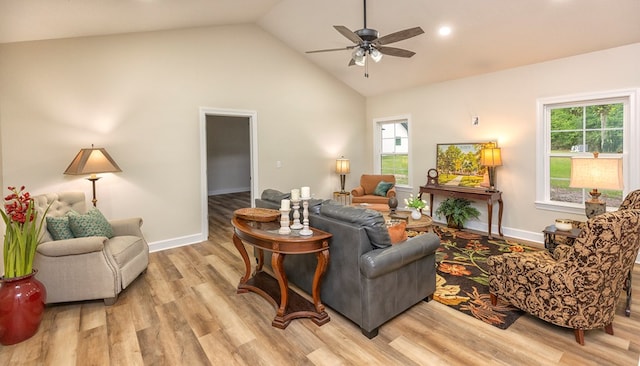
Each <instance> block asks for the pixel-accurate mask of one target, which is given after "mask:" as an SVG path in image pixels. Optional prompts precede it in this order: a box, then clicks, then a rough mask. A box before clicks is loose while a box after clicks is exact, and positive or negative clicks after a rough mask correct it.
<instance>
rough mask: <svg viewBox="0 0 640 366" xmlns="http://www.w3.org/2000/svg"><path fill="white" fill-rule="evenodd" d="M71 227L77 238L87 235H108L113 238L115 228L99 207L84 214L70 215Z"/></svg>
mask: <svg viewBox="0 0 640 366" xmlns="http://www.w3.org/2000/svg"><path fill="white" fill-rule="evenodd" d="M69 227H71V231H72V232H73V236H75V237H76V238H83V237H87V236H106V237H107V238H113V228H112V227H111V224H109V221H107V219H106V218H105V217H104V216H103V215H102V213H101V212H100V211H99V210H98V209H97V208H93V209H91V210H89V212H87V213H86V214H84V215H80V214H75V215H74V214H71V215H69Z"/></svg>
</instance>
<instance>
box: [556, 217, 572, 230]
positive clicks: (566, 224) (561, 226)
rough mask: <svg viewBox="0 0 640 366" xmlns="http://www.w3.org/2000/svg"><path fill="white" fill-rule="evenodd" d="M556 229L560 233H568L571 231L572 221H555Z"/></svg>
mask: <svg viewBox="0 0 640 366" xmlns="http://www.w3.org/2000/svg"><path fill="white" fill-rule="evenodd" d="M556 229H558V230H562V231H569V230H571V229H573V220H571V219H556Z"/></svg>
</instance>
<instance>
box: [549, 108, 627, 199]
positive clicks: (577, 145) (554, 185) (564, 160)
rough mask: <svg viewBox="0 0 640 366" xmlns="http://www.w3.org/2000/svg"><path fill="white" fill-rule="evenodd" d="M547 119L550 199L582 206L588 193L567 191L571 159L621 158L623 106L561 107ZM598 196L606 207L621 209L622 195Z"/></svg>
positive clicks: (552, 111) (555, 109)
mask: <svg viewBox="0 0 640 366" xmlns="http://www.w3.org/2000/svg"><path fill="white" fill-rule="evenodd" d="M548 118H549V123H550V129H549V131H550V136H548V138H549V142H550V145H549V146H550V151H549V182H548V184H549V192H550V199H551V201H559V202H570V203H578V204H581V203H583V202H584V201H585V200H587V199H589V198H590V197H589V195H588V192H589V191H590V189H581V188H571V187H569V178H570V177H571V157H572V156H579V155H582V156H583V155H585V154H588V153H593V152H598V153H600V154H603V155H607V156H622V153H623V137H624V103H623V101H620V102H618V101H616V100H605V101H591V102H585V103H575V104H574V105H567V104H564V103H563V104H562V105H557V106H551V108H550V109H549V114H548ZM623 174H624V172H623ZM593 188H598V187H593ZM601 193H602V196H603V197H604V199H605V201H606V202H607V206H610V207H618V206H619V205H620V203H621V201H622V191H611V190H605V191H602V192H601Z"/></svg>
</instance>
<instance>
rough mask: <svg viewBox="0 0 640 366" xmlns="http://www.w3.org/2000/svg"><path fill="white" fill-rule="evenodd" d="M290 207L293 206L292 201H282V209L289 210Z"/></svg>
mask: <svg viewBox="0 0 640 366" xmlns="http://www.w3.org/2000/svg"><path fill="white" fill-rule="evenodd" d="M290 207H291V201H289V200H282V201H280V209H281V210H288V209H289V208H290Z"/></svg>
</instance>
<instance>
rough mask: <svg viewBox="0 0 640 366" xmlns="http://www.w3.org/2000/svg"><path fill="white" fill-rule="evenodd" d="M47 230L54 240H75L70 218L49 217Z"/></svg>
mask: <svg viewBox="0 0 640 366" xmlns="http://www.w3.org/2000/svg"><path fill="white" fill-rule="evenodd" d="M47 230H48V231H49V234H51V237H52V238H53V240H64V239H73V238H74V236H73V232H72V231H71V227H69V216H67V215H65V216H60V217H53V216H47Z"/></svg>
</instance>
